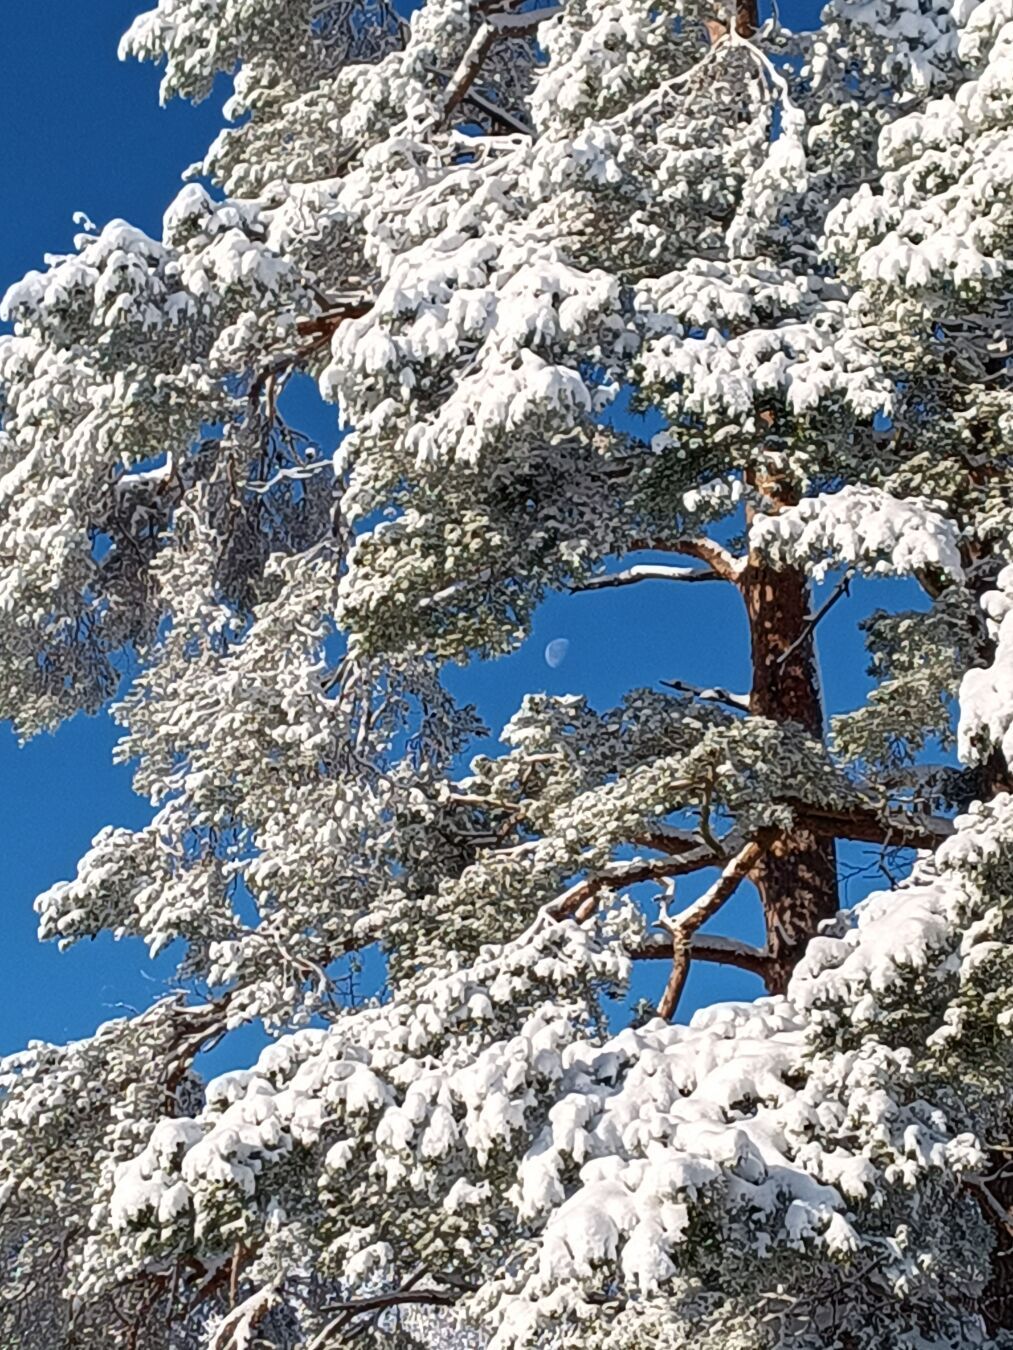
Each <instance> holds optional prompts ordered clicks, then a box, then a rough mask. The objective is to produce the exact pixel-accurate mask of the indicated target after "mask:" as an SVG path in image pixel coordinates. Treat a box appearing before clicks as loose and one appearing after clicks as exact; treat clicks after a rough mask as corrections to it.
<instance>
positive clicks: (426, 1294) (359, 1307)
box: [307, 1288, 457, 1350]
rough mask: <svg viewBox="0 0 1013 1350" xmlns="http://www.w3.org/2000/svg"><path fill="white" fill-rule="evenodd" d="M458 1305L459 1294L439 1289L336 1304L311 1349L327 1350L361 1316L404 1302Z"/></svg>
mask: <svg viewBox="0 0 1013 1350" xmlns="http://www.w3.org/2000/svg"><path fill="white" fill-rule="evenodd" d="M456 1302H457V1295H455V1294H446V1293H443V1292H441V1291H440V1290H437V1289H408V1288H402V1289H394V1290H392V1291H391V1292H390V1293H388V1294H376V1295H374V1296H373V1297H372V1298H361V1299H350V1300H348V1301H347V1302H345V1303H335V1304H332V1305H331V1306H330V1307H329V1308H328V1309H327V1311H328V1312H334V1313H336V1314H337V1316H335V1317H333V1318H332V1319H331V1321H330V1322H328V1323H327V1325H326V1326H325V1327H324V1329H323V1331H321V1332H320V1334H319V1335H318V1336H315V1337H314V1338H313V1340H312V1341H311V1342H310V1344H309V1346H308V1347H307V1350H324V1347H325V1346H326V1345H328V1344H329V1343H330V1341H331V1339H332V1337H334V1336H336V1335H337V1334H338V1332H340V1331H342V1330H343V1329H344V1328H345V1327H346V1326H347V1325H348V1324H349V1322H351V1321H353V1320H354V1319H355V1318H356V1317H358V1316H359V1315H360V1314H361V1313H372V1312H384V1311H385V1310H386V1309H388V1308H396V1307H398V1306H399V1305H401V1304H404V1303H421V1304H429V1305H431V1306H433V1305H435V1306H436V1307H443V1308H449V1307H452V1306H453V1304H454V1303H456Z"/></svg>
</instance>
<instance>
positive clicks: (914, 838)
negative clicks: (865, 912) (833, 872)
mask: <svg viewBox="0 0 1013 1350" xmlns="http://www.w3.org/2000/svg"><path fill="white" fill-rule="evenodd" d="M785 805H786V806H790V807H791V809H792V810H793V811H794V812H795V813H796V816H797V818H798V823H799V825H800V826H801V827H802V828H803V829H806V830H809V831H810V832H811V833H812V834H815V835H816V836H817V837H818V838H820V839H854V840H856V841H857V842H859V843H865V844H882V845H884V847H889V846H891V845H893V846H894V847H897V848H917V849H929V850H932V849H935V848H938V847H939V845H940V844H941V843H942V842H943V840H944V839H948V838H949V837H950V835H951V834H952V833H953V822H952V821H951V820H947V818H946V817H945V816H922V815H916V814H914V813H912V814H911V815H904V814H897V815H893V816H886V817H884V816H881V815H880V814H879V813H878V812H876V811H874V810H873V809H872V808H871V807H867V806H842V807H833V806H811V805H810V804H809V803H808V802H799V801H795V800H792V799H789V800H788V801H787V802H786V803H785Z"/></svg>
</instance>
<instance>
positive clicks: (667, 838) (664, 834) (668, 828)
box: [630, 824, 705, 858]
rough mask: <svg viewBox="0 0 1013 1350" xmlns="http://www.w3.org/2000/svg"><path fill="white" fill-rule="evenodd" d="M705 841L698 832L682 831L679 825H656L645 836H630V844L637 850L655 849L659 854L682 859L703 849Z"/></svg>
mask: <svg viewBox="0 0 1013 1350" xmlns="http://www.w3.org/2000/svg"><path fill="white" fill-rule="evenodd" d="M704 842H705V841H704V840H702V839H701V838H700V835H699V834H698V832H697V831H696V830H682V829H679V827H678V826H677V825H665V824H660V825H654V826H652V827H651V829H650V830H648V831H646V832H645V833H644V834H634V835H631V836H630V843H631V844H636V846H637V848H653V849H655V850H657V852H658V853H668V854H671V855H672V856H673V857H676V858H681V857H682V856H683V855H684V854H686V853H693V852H695V851H696V850H697V849H699V848H701V847H702V846H703V844H704Z"/></svg>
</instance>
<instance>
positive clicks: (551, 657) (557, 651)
mask: <svg viewBox="0 0 1013 1350" xmlns="http://www.w3.org/2000/svg"><path fill="white" fill-rule="evenodd" d="M569 650H570V639H569V638H553V639H552V641H551V642H550V643H549V645H548V646H547V647H546V649H545V664H546V665H547V666H551V667H552V669H553V670H558V669H559V667H560V666H561V665H562V664H563V662H564V661H565V660H566V653H567V652H568V651H569Z"/></svg>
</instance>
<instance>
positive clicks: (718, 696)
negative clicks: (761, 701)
mask: <svg viewBox="0 0 1013 1350" xmlns="http://www.w3.org/2000/svg"><path fill="white" fill-rule="evenodd" d="M661 683H662V684H663V685H664V686H665V687H666V688H667V689H674V690H675V691H676V693H679V694H692V696H693V697H694V698H698V699H700V700H701V701H702V702H704V703H723V704H724V705H725V706H726V707H728V708H734V709H735V711H736V712H748V711H749V695H748V694H733V693H732V692H731V691H730V690H728V689H722V688H721V687H720V686H717V685H716V686H715V687H714V688H713V689H705V688H702V687H701V686H700V685H698V684H686V682H685V681H684V680H662V681H661Z"/></svg>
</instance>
